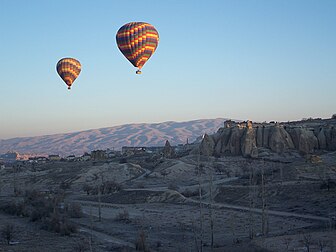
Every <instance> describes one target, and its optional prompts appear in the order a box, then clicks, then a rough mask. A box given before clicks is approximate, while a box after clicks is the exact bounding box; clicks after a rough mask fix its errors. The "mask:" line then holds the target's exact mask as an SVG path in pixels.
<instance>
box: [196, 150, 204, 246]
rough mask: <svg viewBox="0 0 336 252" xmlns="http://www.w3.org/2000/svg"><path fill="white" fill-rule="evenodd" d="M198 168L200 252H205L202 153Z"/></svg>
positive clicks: (198, 160)
mask: <svg viewBox="0 0 336 252" xmlns="http://www.w3.org/2000/svg"><path fill="white" fill-rule="evenodd" d="M197 168H198V193H199V207H200V232H201V233H200V243H201V244H200V251H201V252H202V251H203V203H202V188H201V168H203V167H201V165H200V153H199V154H198V158H197Z"/></svg>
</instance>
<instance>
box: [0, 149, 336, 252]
mask: <svg viewBox="0 0 336 252" xmlns="http://www.w3.org/2000/svg"><path fill="white" fill-rule="evenodd" d="M321 158H322V160H323V162H321V163H320V164H312V163H309V162H307V161H305V160H304V159H302V158H301V159H297V160H295V161H293V162H286V163H283V162H274V161H272V162H271V161H264V160H252V159H244V158H241V157H222V158H209V157H201V158H199V157H196V156H186V157H183V158H180V159H161V160H159V162H158V161H157V160H155V162H154V161H153V162H151V160H150V159H149V158H148V157H145V158H144V159H141V158H139V157H137V158H136V159H134V160H132V158H131V157H128V158H127V163H120V161H119V160H113V159H112V160H108V161H105V162H91V161H87V162H54V163H48V164H37V165H35V166H34V167H33V166H32V165H30V164H28V165H22V166H21V167H20V169H19V170H17V171H15V172H13V169H10V168H6V169H4V170H1V171H0V176H1V177H0V178H1V179H0V189H1V190H0V196H1V197H2V198H5V199H6V200H9V199H10V197H12V196H13V194H14V187H15V188H16V189H17V191H20V192H21V193H23V192H24V191H25V190H27V189H36V190H42V191H45V190H47V191H48V192H50V193H52V192H53V191H56V190H57V189H58V188H60V185H61V184H62V185H63V187H65V188H64V190H65V195H66V196H65V200H64V201H65V203H74V202H76V203H79V204H80V205H81V207H82V211H83V213H84V216H83V217H82V218H78V219H72V220H71V221H72V222H73V223H76V225H78V227H79V232H78V233H75V234H72V235H71V236H70V237H69V236H60V235H59V234H56V233H52V232H49V231H43V230H41V229H40V228H39V227H38V225H36V224H35V223H32V222H30V221H29V220H28V219H27V218H22V217H13V216H10V215H6V214H4V213H1V215H0V218H1V222H0V226H4V225H5V223H8V222H10V223H13V224H14V225H15V227H16V228H17V232H16V236H15V237H14V238H13V242H14V243H15V242H18V243H15V244H13V245H5V243H4V242H3V241H2V243H0V244H1V245H0V251H80V250H79V248H78V244H79V243H85V244H87V246H86V250H84V251H134V250H135V248H136V245H137V244H138V245H139V239H140V238H141V237H142V241H143V242H144V244H145V245H146V248H148V249H149V250H150V251H199V250H200V247H201V245H202V247H203V251H306V250H307V246H309V248H310V251H320V248H321V247H323V250H322V251H333V249H335V248H334V247H335V244H334V243H333V242H332V241H333V240H336V239H335V220H336V219H335V216H336V212H335V211H336V188H335V187H334V186H333V184H332V183H331V184H330V185H331V186H330V187H329V190H328V189H327V188H326V187H323V183H325V181H328V179H329V181H330V180H332V181H333V180H335V179H336V169H335V167H336V154H335V153H326V154H324V155H321ZM144 160H146V161H144ZM198 160H199V161H198ZM144 163H146V165H143V164H144ZM109 181H110V182H113V183H115V184H118V185H119V187H118V188H119V189H118V190H117V191H115V192H110V193H107V194H103V195H101V196H100V195H99V194H95V193H90V192H89V195H88V194H87V193H86V192H85V191H84V190H83V188H84V185H89V186H91V187H94V186H100V185H101V184H102V183H104V182H109ZM64 183H65V184H66V186H64ZM18 188H19V190H18ZM200 195H201V197H200ZM20 197H21V196H20V195H19V196H18V198H20ZM18 198H17V199H18ZM263 202H264V206H265V207H264V208H263ZM99 206H100V207H99ZM99 208H100V209H101V210H100V211H101V221H99ZM263 220H264V224H265V225H264V228H262V222H263ZM263 232H264V235H263ZM90 237H92V239H91V238H90ZM251 237H253V239H251ZM89 241H90V242H91V243H90V242H89ZM308 243H309V244H308ZM90 244H91V245H90ZM211 244H212V245H213V248H211ZM76 246H77V247H76ZM40 248H41V250H39V249H40ZM76 249H77V250H76ZM211 249H212V250H211Z"/></svg>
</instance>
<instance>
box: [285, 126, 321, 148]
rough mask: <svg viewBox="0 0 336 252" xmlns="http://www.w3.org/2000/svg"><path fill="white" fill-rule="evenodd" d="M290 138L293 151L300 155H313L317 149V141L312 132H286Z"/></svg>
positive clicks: (294, 129)
mask: <svg viewBox="0 0 336 252" xmlns="http://www.w3.org/2000/svg"><path fill="white" fill-rule="evenodd" d="M288 132H289V134H290V136H291V137H292V140H293V143H294V146H295V149H297V150H298V151H299V152H300V153H302V154H309V153H313V152H314V150H315V149H318V140H317V137H316V136H315V135H314V132H313V131H312V130H310V129H307V128H293V129H289V130H288Z"/></svg>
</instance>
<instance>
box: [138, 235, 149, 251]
mask: <svg viewBox="0 0 336 252" xmlns="http://www.w3.org/2000/svg"><path fill="white" fill-rule="evenodd" d="M135 250H137V251H149V249H148V248H147V246H146V235H145V232H144V231H143V230H141V231H140V233H139V236H138V239H137V241H136V243H135Z"/></svg>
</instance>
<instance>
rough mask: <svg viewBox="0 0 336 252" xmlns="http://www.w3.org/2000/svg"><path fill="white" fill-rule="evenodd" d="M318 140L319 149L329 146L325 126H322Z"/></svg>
mask: <svg viewBox="0 0 336 252" xmlns="http://www.w3.org/2000/svg"><path fill="white" fill-rule="evenodd" d="M317 141H318V147H319V149H322V150H324V149H326V148H327V138H326V135H325V133H324V129H323V128H321V129H320V131H319V133H318V134H317Z"/></svg>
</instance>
